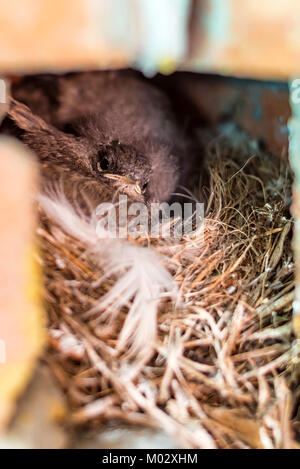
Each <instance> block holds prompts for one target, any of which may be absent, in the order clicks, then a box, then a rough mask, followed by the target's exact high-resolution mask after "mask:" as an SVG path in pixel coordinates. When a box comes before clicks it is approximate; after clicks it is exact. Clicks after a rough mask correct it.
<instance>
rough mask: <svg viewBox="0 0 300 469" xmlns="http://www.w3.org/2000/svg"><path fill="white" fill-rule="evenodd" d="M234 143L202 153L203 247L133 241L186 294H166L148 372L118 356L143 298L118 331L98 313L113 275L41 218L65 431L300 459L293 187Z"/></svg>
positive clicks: (119, 314)
mask: <svg viewBox="0 0 300 469" xmlns="http://www.w3.org/2000/svg"><path fill="white" fill-rule="evenodd" d="M237 140H238V139H236V138H235V136H234V135H233V136H232V135H230V136H228V135H227V137H224V136H223V137H219V138H217V139H213V140H211V141H210V143H209V144H207V145H206V146H207V155H206V166H207V174H208V184H207V187H206V189H205V191H204V192H205V194H206V219H205V226H204V233H203V237H201V236H199V237H193V236H192V235H185V236H184V237H182V238H181V239H179V240H173V241H172V240H170V239H164V238H159V239H150V238H141V237H140V238H138V239H137V240H135V241H132V243H135V244H137V245H138V246H145V247H147V246H148V247H152V248H153V249H154V250H155V251H156V252H157V253H158V254H159V255H160V256H162V259H163V262H164V264H165V267H166V268H167V269H168V270H169V272H170V274H171V275H172V277H173V279H174V280H175V282H176V284H177V286H178V293H177V296H176V298H174V297H172V296H171V297H170V296H166V295H161V299H160V302H159V306H158V308H159V311H158V316H157V324H156V325H155V324H154V326H155V327H156V331H157V334H156V339H155V340H154V342H153V343H150V344H147V345H148V346H149V347H150V350H151V354H150V356H147V358H145V359H144V360H142V361H141V360H138V359H136V357H134V356H132V354H128V353H127V351H126V350H124V347H123V348H120V347H119V346H118V345H119V342H120V337H122V328H124V324H126V322H125V321H126V317H127V314H128V311H129V310H130V307H131V304H132V302H133V301H134V298H131V299H130V300H129V304H128V305H127V306H126V305H122V307H120V308H119V309H118V308H117V311H114V312H113V316H114V320H113V321H109V320H107V315H106V316H103V314H104V315H105V312H101V311H100V312H99V310H98V309H97V308H94V307H95V305H97V304H98V302H99V298H102V297H103V296H104V295H106V294H107V293H108V292H110V291H111V290H112V288H113V287H114V285H115V284H116V278H115V276H114V275H107V276H104V274H105V272H104V271H103V270H102V269H101V267H99V265H97V263H95V262H94V261H93V256H91V255H90V252H89V250H88V249H87V247H86V246H85V245H84V243H82V242H80V241H78V240H77V239H75V238H74V237H73V236H70V234H68V233H66V232H65V231H64V230H63V229H62V228H60V227H59V226H57V224H56V223H54V222H53V220H51V219H49V217H47V216H46V215H45V214H44V213H43V212H42V211H41V224H40V227H39V230H38V236H39V239H40V242H41V246H42V255H41V259H40V262H41V263H42V265H43V267H44V272H45V302H46V306H47V310H48V318H49V320H48V327H49V349H48V352H47V356H46V360H47V362H48V363H49V365H50V367H51V369H52V371H53V373H54V375H55V377H56V378H57V380H58V382H59V384H60V386H61V387H62V388H63V389H64V391H65V393H66V395H67V398H68V402H69V405H70V417H69V424H72V425H73V426H75V427H77V426H80V427H81V426H91V425H92V426H93V425H94V426H95V425H98V424H99V423H100V422H106V421H110V420H122V421H125V422H128V423H130V424H138V425H147V426H151V427H155V428H159V429H163V430H164V431H165V432H167V433H168V434H169V435H171V436H172V437H173V438H174V439H176V440H177V441H178V445H179V446H181V447H185V448H291V447H295V445H296V443H295V442H294V441H295V435H297V418H296V417H297V416H296V414H295V408H296V405H297V399H298V393H297V388H296V383H297V379H296V378H297V375H296V370H297V364H298V361H299V360H298V344H297V341H295V340H294V337H293V334H292V327H291V311H292V302H293V295H294V293H293V292H294V263H293V259H292V251H291V235H292V224H293V221H292V219H291V216H290V214H289V211H288V204H289V201H290V187H291V177H290V173H289V169H288V167H287V165H286V164H284V163H283V162H278V161H274V159H271V158H269V157H267V156H265V155H261V154H259V152H258V151H256V149H255V147H253V143H251V142H248V141H246V139H245V138H239V141H237ZM202 189H203V188H202ZM192 193H193V197H195V198H196V199H197V196H198V197H199V194H200V191H199V188H198V187H193V191H192ZM201 193H203V190H202V191H201ZM130 303H131V304H130ZM103 317H105V320H104V319H103ZM292 391H293V396H292Z"/></svg>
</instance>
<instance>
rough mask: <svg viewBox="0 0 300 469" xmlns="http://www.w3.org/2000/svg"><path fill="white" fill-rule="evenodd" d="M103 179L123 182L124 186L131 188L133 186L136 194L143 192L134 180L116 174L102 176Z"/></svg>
mask: <svg viewBox="0 0 300 469" xmlns="http://www.w3.org/2000/svg"><path fill="white" fill-rule="evenodd" d="M103 176H104V177H106V178H108V179H113V180H114V181H120V182H123V183H124V184H130V185H132V186H134V190H135V191H136V192H137V193H138V194H140V195H141V194H142V193H143V191H142V189H141V187H140V185H139V184H138V182H137V181H135V180H134V179H130V178H128V177H126V176H120V175H118V174H103Z"/></svg>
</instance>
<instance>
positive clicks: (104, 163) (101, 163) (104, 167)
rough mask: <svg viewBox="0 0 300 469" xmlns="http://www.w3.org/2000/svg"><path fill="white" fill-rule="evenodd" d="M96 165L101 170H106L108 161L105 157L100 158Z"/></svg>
mask: <svg viewBox="0 0 300 469" xmlns="http://www.w3.org/2000/svg"><path fill="white" fill-rule="evenodd" d="M98 165H99V166H100V168H101V169H102V171H106V170H107V169H108V168H109V161H108V159H107V158H102V160H100V161H99V163H98Z"/></svg>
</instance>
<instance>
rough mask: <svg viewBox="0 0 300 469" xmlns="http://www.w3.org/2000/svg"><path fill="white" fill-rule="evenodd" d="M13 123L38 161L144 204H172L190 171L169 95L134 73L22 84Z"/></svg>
mask: <svg viewBox="0 0 300 469" xmlns="http://www.w3.org/2000/svg"><path fill="white" fill-rule="evenodd" d="M12 94H13V96H14V97H15V98H17V99H18V100H19V101H21V102H22V103H25V104H27V106H29V108H30V109H29V108H28V107H26V106H24V104H21V103H20V102H17V101H12V107H11V110H10V112H9V116H10V119H12V120H13V121H14V122H15V124H16V125H17V126H18V128H19V129H21V135H20V137H21V138H22V139H23V141H24V142H25V143H26V144H27V145H28V146H29V147H31V148H32V149H33V150H34V151H35V152H36V153H37V155H38V157H39V158H40V160H41V161H43V162H48V163H49V162H51V164H53V165H55V164H56V165H60V166H63V167H65V168H66V169H68V170H70V171H71V170H72V171H77V172H78V173H81V174H83V175H87V176H91V177H93V178H95V179H96V180H97V179H99V178H100V180H103V178H106V179H108V178H109V179H110V181H111V182H113V183H114V184H115V185H116V187H118V188H119V189H120V190H122V191H125V192H127V193H129V194H130V195H135V196H136V197H138V198H139V200H145V201H146V202H152V201H156V202H162V201H167V200H169V199H170V197H171V196H172V194H173V193H174V191H175V190H176V187H177V185H178V183H179V182H180V183H182V182H184V179H185V176H186V174H187V173H188V172H189V170H190V169H191V167H192V165H193V154H194V151H193V145H192V144H191V141H190V139H189V138H188V137H187V136H186V135H185V134H184V132H183V131H182V129H181V127H180V126H179V125H178V122H177V119H176V116H175V114H174V112H173V110H172V106H171V103H170V101H169V99H168V98H167V96H166V95H165V94H164V93H163V92H162V91H161V90H159V89H158V88H156V87H155V86H153V85H151V84H149V82H147V81H146V80H145V79H144V77H142V76H141V75H139V74H137V73H135V72H132V71H101V72H100V71H99V72H81V73H71V74H67V75H63V76H54V75H53V76H51V75H46V76H42V77H33V78H32V79H31V78H30V77H27V78H25V79H24V80H23V81H22V80H21V82H20V83H19V84H17V85H15V86H13V88H12Z"/></svg>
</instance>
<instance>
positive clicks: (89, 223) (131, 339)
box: [39, 192, 176, 362]
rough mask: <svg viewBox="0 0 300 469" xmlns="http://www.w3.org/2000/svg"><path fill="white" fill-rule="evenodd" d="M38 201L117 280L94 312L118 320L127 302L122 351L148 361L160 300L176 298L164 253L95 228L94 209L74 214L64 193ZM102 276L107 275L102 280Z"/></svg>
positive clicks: (103, 317)
mask: <svg viewBox="0 0 300 469" xmlns="http://www.w3.org/2000/svg"><path fill="white" fill-rule="evenodd" d="M39 202H40V205H41V207H42V208H43V210H44V211H45V213H46V214H47V215H48V217H49V218H50V219H52V220H53V221H55V222H56V223H57V224H58V225H59V226H60V227H61V228H62V229H63V230H64V231H65V232H66V233H68V234H69V235H71V236H73V237H74V238H76V239H77V240H79V241H81V242H82V243H83V244H84V245H85V246H86V249H87V252H88V253H89V255H91V256H93V261H94V262H97V264H98V265H99V266H100V267H101V269H102V270H104V272H105V273H108V274H109V275H111V274H114V275H115V276H116V277H117V281H116V283H115V284H114V286H113V287H112V288H111V290H110V291H109V292H108V293H106V294H105V295H104V296H103V297H102V298H99V302H98V303H97V306H96V307H94V308H93V311H92V312H91V313H92V314H95V313H97V314H99V315H100V317H101V319H102V320H103V319H106V320H110V321H112V320H114V319H115V318H116V316H117V315H118V314H119V312H120V310H121V309H122V308H123V307H124V306H128V305H129V310H128V313H127V317H126V320H125V323H124V326H123V328H122V330H121V333H120V335H119V344H118V348H119V350H122V351H124V350H126V349H127V350H128V353H127V357H128V358H133V357H136V358H139V359H140V360H142V361H143V362H145V361H147V360H148V359H150V357H151V355H152V353H153V345H154V343H155V338H156V330H157V311H158V305H159V302H160V298H161V296H162V294H164V296H165V295H166V294H167V295H170V296H173V295H174V294H175V292H176V286H175V282H174V280H173V278H172V276H171V275H170V274H169V272H168V271H167V270H166V269H165V268H164V267H163V265H162V263H161V259H160V257H159V256H158V255H157V254H156V253H155V252H154V251H153V250H151V249H149V248H142V247H139V246H135V245H134V244H131V243H129V242H128V241H125V240H122V239H118V238H114V239H113V238H111V236H110V233H109V232H108V231H107V230H105V229H104V228H102V229H101V233H99V226H97V229H96V225H97V223H96V221H97V220H96V216H95V213H94V214H92V215H91V216H90V217H86V216H85V215H83V214H81V213H78V212H76V210H75V209H74V208H73V207H72V206H71V204H70V203H69V202H68V201H67V199H66V197H65V196H64V194H63V193H58V192H56V193H52V194H51V195H49V196H46V195H40V196H39ZM100 280H103V279H100Z"/></svg>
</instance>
